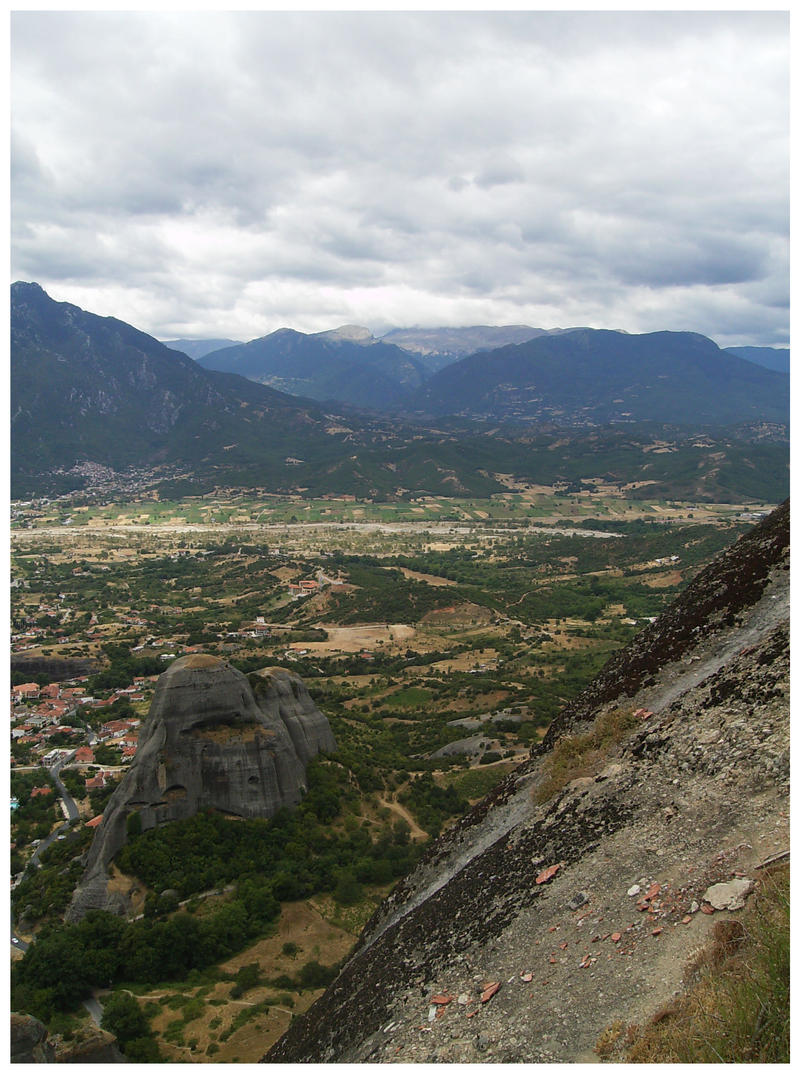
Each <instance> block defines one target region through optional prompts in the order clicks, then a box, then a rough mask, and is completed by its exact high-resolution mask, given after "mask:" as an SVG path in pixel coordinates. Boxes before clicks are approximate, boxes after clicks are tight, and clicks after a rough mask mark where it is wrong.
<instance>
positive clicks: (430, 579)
mask: <svg viewBox="0 0 800 1074" xmlns="http://www.w3.org/2000/svg"><path fill="white" fill-rule="evenodd" d="M400 570H401V572H402V574H403V576H404V577H405V578H413V579H414V581H416V582H427V583H428V585H433V586H452V585H457V584H458V583H457V582H454V581H453V580H452V579H451V578H441V577H440V576H439V575H437V574H423V573H422V572H421V571H412V570H409V569H408V567H401V568H400Z"/></svg>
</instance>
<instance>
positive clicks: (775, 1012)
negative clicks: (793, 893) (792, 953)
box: [596, 865, 789, 1063]
mask: <svg viewBox="0 0 800 1074" xmlns="http://www.w3.org/2000/svg"><path fill="white" fill-rule="evenodd" d="M687 977H688V981H689V984H690V987H689V990H688V991H687V992H686V993H685V994H684V995H682V996H680V997H679V998H678V999H677V1000H675V1001H674V1002H673V1003H671V1004H669V1005H668V1006H667V1007H664V1008H662V1010H660V1011H658V1012H657V1014H656V1015H655V1016H654V1017H653V1019H652V1020H651V1022H650V1023H648V1024H647V1025H645V1026H643V1027H641V1026H628V1027H627V1028H626V1027H623V1026H622V1025H620V1024H619V1023H617V1024H615V1025H614V1026H610V1027H609V1028H608V1029H607V1030H606V1031H605V1032H604V1034H603V1036H602V1037H601V1038H600V1040H599V1041H598V1043H597V1046H596V1050H597V1052H598V1054H599V1055H600V1056H601V1058H615V1057H616V1058H618V1059H619V1058H623V1059H624V1060H625V1061H626V1062H629V1063H788V1062H789V867H788V865H780V866H775V867H773V868H772V869H771V870H769V871H768V872H767V873H765V875H764V876H763V878H762V880H761V882H760V884H759V886H758V889H757V891H756V894H755V895H754V896H753V898H752V899H751V901H750V904H749V905H748V906H747V907H746V909H745V910H743V911H742V913H741V914H740V915H739V916H738V917H736V918H730V917H726V918H724V919H722V920H720V921H718V922H717V923H716V925H715V927H714V931H713V936H712V939H711V941H710V942H709V943H708V944H707V945H706V947H705V948H704V949H703V951H702V952H701V954H700V955H699V956H698V958H697V959H696V960H695V961H694V963H693V964H692V966H690V967H689V970H688V973H687Z"/></svg>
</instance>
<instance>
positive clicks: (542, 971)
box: [266, 503, 789, 1063]
mask: <svg viewBox="0 0 800 1074" xmlns="http://www.w3.org/2000/svg"><path fill="white" fill-rule="evenodd" d="M788 539H789V507H788V503H787V504H785V505H784V506H783V507H781V508H779V509H778V510H777V511H776V512H774V513H773V515H771V516H770V517H769V518H768V519H766V520H765V521H764V522H763V523H762V524H760V525H759V526H757V527H754V529H753V530H752V531H751V532H750V533H749V534H747V535H746V536H745V537H743V538H741V539H740V540H739V541H738V542H737V543H736V544H735V545H734V546H733V547H732V548H731V549H729V550H728V552H726V553H725V554H723V555H722V556H721V557H719V559H718V560H717V561H716V562H715V563H714V564H712V565H711V566H710V567H709V568H708V569H706V570H705V571H703V572H702V573H701V574H700V575H698V577H697V579H696V580H695V581H694V582H693V583H692V585H691V586H690V587H688V588H687V590H686V591H685V592H684V593H683V594H682V596H681V597H680V598H679V600H678V601H677V602H676V603H675V604H674V605H672V606H671V608H670V609H668V611H667V612H666V613H665V614H664V615H663V616H661V617H660V618H659V620H658V621H657V622H656V623H654V624H653V625H652V626H651V627H649V628H648V629H647V630H646V631H643V632H642V634H640V635H639V636H638V637H637V638H636V639H635V640H634V642H633V644H632V645H631V646H629V647H628V648H627V649H625V650H623V651H621V652H620V653H619V654H616V655H615V656H614V658H613V659H612V660H611V661H610V662H609V664H608V665H607V666H606V668H605V669H604V670H603V672H601V674H600V676H598V679H597V680H595V682H594V683H592V684H591V685H590V686H589V688H588V689H587V690H586V691H584V692H583V694H581V695H580V696H579V697H578V698H577V699H576V700H575V701H574V702H573V703H572V704H571V705H569V706H568V707H567V708H565V710H564V711H563V712H562V714H561V716H560V717H559V718H557V719H556V721H554V724H553V725H552V727H551V730H550V732H549V734H548V736H547V739H546V741H545V743H544V745H543V746H542V747H540V748H539V749H537V751H536V752H535V754H534V756H532V758H531V760H530V761H528V762H526V763H525V764H523V765H521V766H520V767H519V768H518V769H516V770H515V771H514V772H512V773H511V774H510V775H509V776H508V777H507V778H506V779H505V780H504V781H503V782H502V783H501V784H500V785H499V786H498V787H497V788H496V789H495V790H494V791H493V792H492V793H491V794H490V795H488V796H487V798H485V799H484V800H483V801H482V802H481V803H479V804H478V805H477V806H476V807H475V808H474V809H473V810H472V811H471V812H470V813H469V814H467V816H465V817H464V818H462V820H461V821H460V822H459V823H458V824H456V825H454V826H453V828H451V829H449V830H448V831H447V832H446V833H445V834H444V835H443V836H442V837H441V838H440V839H439V840H438V841H437V842H436V843H435V844H434V845H433V846H432V847H431V848H430V850H429V851H428V853H427V854H426V855H425V857H424V858H423V859H422V861H421V862H420V863H419V865H418V866H417V868H416V869H415V870H414V871H413V872H412V873H411V874H410V875H409V877H407V878H406V880H405V881H403V882H402V883H401V884H400V885H399V886H398V887H397V888H396V889H395V891H394V892H393V894H392V895H391V896H390V897H389V898H388V899H387V900H385V901H384V903H383V904H382V905H381V907H379V909H378V911H377V912H376V914H375V915H374V917H373V918H372V920H371V921H370V922H368V924H367V926H366V927H365V929H364V931H363V933H362V935H361V938H360V940H359V945H358V947H357V949H356V951H355V953H354V954H353V955H352V957H351V958H350V959H349V961H348V962H347V963H346V964H345V966H344V968H343V970H342V972H341V973H340V975H339V977H338V978H337V979H336V981H334V983H333V984H332V985H331V987H330V988H329V989H328V990H327V992H326V993H325V994H324V995H323V996H322V997H321V998H320V999H319V1000H318V1001H317V1002H316V1003H315V1004H314V1006H313V1007H312V1008H311V1009H310V1011H309V1012H308V1013H307V1014H306V1015H304V1016H303V1017H301V1018H298V1019H296V1020H295V1021H294V1022H293V1023H292V1025H291V1026H290V1028H289V1030H288V1032H287V1033H286V1035H285V1036H284V1037H283V1038H282V1039H281V1040H280V1041H278V1042H277V1044H276V1045H275V1046H274V1047H273V1048H272V1049H271V1051H270V1052H269V1055H268V1056H267V1057H266V1061H268V1062H319V1063H321V1062H338V1063H356V1062H399V1063H409V1062H452V1063H456V1062H459V1063H465V1062H505V1063H517V1062H539V1063H542V1062H584V1061H590V1060H592V1059H595V1060H596V1058H597V1057H596V1055H595V1053H594V1051H593V1049H594V1045H595V1044H596V1042H597V1040H598V1038H599V1037H600V1035H601V1034H602V1033H603V1031H604V1030H605V1029H606V1028H607V1027H608V1026H609V1025H611V1024H612V1023H614V1022H617V1021H620V1022H622V1023H623V1024H630V1023H635V1022H641V1021H644V1020H645V1019H647V1018H649V1017H650V1016H651V1015H652V1014H653V1013H654V1012H655V1011H656V1010H657V1009H658V1008H659V1007H660V1006H662V1005H663V1004H664V1003H666V1002H667V1001H669V1000H670V999H671V998H672V996H673V995H674V994H675V993H676V992H678V991H680V990H681V988H682V983H683V971H684V967H685V965H686V962H687V960H688V959H689V957H690V955H691V953H692V952H693V951H695V950H696V949H697V947H698V946H699V945H701V944H702V943H703V942H704V940H705V939H706V937H707V936H708V933H709V931H710V929H711V927H712V925H713V923H714V921H715V916H714V915H715V913H716V914H719V913H724V914H727V913H729V912H730V911H728V910H722V911H714V909H713V907H712V906H710V905H709V904H708V903H703V898H704V894H705V893H706V892H707V890H708V889H709V887H710V886H712V885H716V884H719V883H723V882H728V881H730V880H732V879H734V878H735V877H736V875H737V874H738V875H739V877H742V876H744V877H748V878H753V879H754V880H755V884H756V889H757V885H758V882H759V881H758V878H759V876H760V875H761V871H760V870H761V867H762V865H763V864H764V863H765V862H767V861H768V860H769V859H770V858H771V857H773V856H775V855H776V854H781V853H782V852H784V851H785V850H786V849H787V848H788V846H789V807H788V787H789V631H788V624H789V549H788ZM618 713H623V714H625V713H627V717H628V722H629V723H630V722H631V717H632V716H633V714H635V713H638V715H637V716H636V717H635V718H634V719H633V722H632V724H631V726H632V729H631V730H629V731H628V732H627V733H626V737H624V738H623V739H622V741H621V742H620V744H619V745H618V746H616V747H614V748H610V749H609V752H608V756H607V757H605V758H604V759H602V761H601V762H600V763H599V764H598V766H597V767H596V768H595V770H594V771H592V772H591V774H588V775H587V774H581V775H580V776H576V777H575V778H572V779H569V778H567V781H566V782H565V783H564V784H563V785H562V786H560V787H558V788H557V789H554V790H551V791H550V792H548V794H547V797H546V798H545V799H542V796H541V788H542V787H543V785H544V783H545V780H546V778H547V775H548V760H549V758H550V757H551V755H552V752H553V750H555V749H556V748H557V747H558V744H559V743H560V742H561V741H562V740H563V739H564V738H565V736H570V735H577V734H584V733H587V732H589V731H591V730H592V728H593V727H595V726H596V725H597V722H598V721H599V720H600V719H605V720H607V719H609V718H611V716H612V714H618ZM743 897H746V896H743ZM701 904H702V906H701ZM703 908H704V909H703ZM709 911H711V912H709ZM496 985H497V986H499V987H495V986H496Z"/></svg>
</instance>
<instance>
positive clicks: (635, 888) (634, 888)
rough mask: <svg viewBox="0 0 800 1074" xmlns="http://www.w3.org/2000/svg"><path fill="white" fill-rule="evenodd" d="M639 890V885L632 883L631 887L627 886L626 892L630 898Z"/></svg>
mask: <svg viewBox="0 0 800 1074" xmlns="http://www.w3.org/2000/svg"><path fill="white" fill-rule="evenodd" d="M641 890H642V889H641V888H640V887H639V885H638V884H634V885H633V887H630V888H628V894H629V895H630V897H631V898H633V897H634V895H638V894H639V892H640V891H641Z"/></svg>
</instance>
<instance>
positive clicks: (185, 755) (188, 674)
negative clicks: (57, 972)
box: [67, 654, 336, 921]
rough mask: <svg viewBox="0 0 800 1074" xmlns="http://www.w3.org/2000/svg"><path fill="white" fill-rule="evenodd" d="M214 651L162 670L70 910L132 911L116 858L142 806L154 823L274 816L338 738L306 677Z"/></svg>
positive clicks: (293, 799)
mask: <svg viewBox="0 0 800 1074" xmlns="http://www.w3.org/2000/svg"><path fill="white" fill-rule="evenodd" d="M253 680H254V682H255V689H254V688H253V687H252V686H251V684H250V681H248V679H247V678H246V677H245V676H244V675H242V673H241V672H239V671H237V670H236V669H235V668H233V667H231V666H230V664H228V663H226V662H225V661H223V660H220V659H218V658H217V657H214V656H208V655H200V654H198V655H193V656H186V657H182V658H181V659H179V660H176V661H175V662H174V663H173V664H171V665H170V667H169V668H168V669H167V670H166V671H165V672H164V674H163V675H162V676H161V677H160V679H159V681H158V684H157V686H156V691H155V694H154V696H153V702H152V705H151V707H150V713H149V715H148V718H147V720H146V722H145V723H144V725H143V727H142V731H141V735H140V739H139V749H138V751H137V753H136V757H135V758H134V761H133V763H132V764H131V767H130V769H129V771H128V772H127V773H126V775H125V777H124V778H123V780H122V782H121V783H120V785H119V787H118V788H117V790H116V791H115V792H114V795H113V796H112V798H111V800H110V801H109V803H108V806H107V807H106V810H105V812H104V814H103V821H102V823H101V824H100V826H99V827H98V829H97V833H96V835H95V838H94V841H93V843H92V846H91V849H90V851H89V855H88V858H87V865H86V871H85V873H84V876H83V878H82V880H81V883H80V884H79V886H78V888H77V890H76V892H75V895H74V897H73V901H72V904H71V906H70V908H69V911H68V915H67V919H68V920H72V921H75V920H78V919H80V918H81V917H83V916H84V915H85V914H86V913H87V912H88V911H89V910H92V909H103V910H111V911H112V912H115V913H125V912H126V910H127V908H128V904H127V898H126V896H125V894H124V893H120V892H118V891H116V892H110V891H109V882H108V881H109V876H108V867H109V864H110V862H111V861H112V859H113V858H114V856H115V855H116V854H117V852H118V851H119V850H120V848H121V847H122V846H123V845H124V843H125V841H126V839H127V830H128V823H129V818H130V817H131V815H132V814H138V817H139V818H140V821H141V826H142V830H143V831H146V830H147V829H149V828H153V827H155V826H156V825H160V824H166V823H167V822H168V821H173V820H182V819H185V818H187V817H191V816H194V814H195V813H197V812H198V811H200V810H203V809H215V810H220V811H221V812H224V813H228V814H230V815H232V816H237V817H271V816H273V815H274V814H275V813H276V812H277V811H278V810H279V809H280V808H281V807H283V806H294V805H297V803H298V802H299V801H300V798H301V797H302V794H303V792H304V791H305V789H306V780H305V772H306V765H307V764H308V761H309V760H310V759H311V758H312V757H315V756H316V755H317V754H318V753H320V752H332V751H334V750H335V749H336V742H335V740H334V737H333V733H332V732H331V729H330V725H329V724H328V721H327V719H326V718H325V716H324V715H323V714H322V713H321V712H320V711H319V709H317V707H316V706H315V705H314V703H313V701H312V700H311V698H310V696H309V694H308V691H307V689H306V687H305V685H304V684H303V682H302V680H301V679H300V678H299V677H298V676H297V675H294V674H292V673H291V672H289V671H285V670H283V669H281V668H271V669H267V670H264V671H262V672H260V673H259V674H258V675H257V676H254V677H253Z"/></svg>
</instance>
